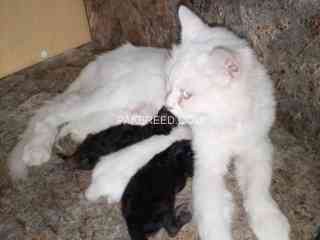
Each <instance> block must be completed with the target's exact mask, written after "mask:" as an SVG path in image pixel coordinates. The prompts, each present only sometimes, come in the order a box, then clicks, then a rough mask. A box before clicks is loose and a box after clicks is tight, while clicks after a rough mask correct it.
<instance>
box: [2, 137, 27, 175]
mask: <svg viewBox="0 0 320 240" xmlns="http://www.w3.org/2000/svg"><path fill="white" fill-rule="evenodd" d="M24 145H25V144H24V141H23V139H22V140H20V141H19V143H18V144H17V145H16V146H15V147H14V149H13V150H12V152H11V153H10V155H9V158H8V160H7V166H8V170H9V175H10V177H11V179H13V180H19V179H25V178H26V177H27V176H28V169H27V165H26V163H25V162H24V161H23V159H22V156H23V148H24Z"/></svg>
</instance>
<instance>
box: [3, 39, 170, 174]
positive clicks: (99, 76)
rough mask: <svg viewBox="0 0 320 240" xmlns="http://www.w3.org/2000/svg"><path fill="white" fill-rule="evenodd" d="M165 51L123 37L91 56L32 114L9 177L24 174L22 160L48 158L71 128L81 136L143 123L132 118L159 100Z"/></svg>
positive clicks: (74, 134) (160, 103) (32, 163)
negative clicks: (72, 78) (118, 44)
mask: <svg viewBox="0 0 320 240" xmlns="http://www.w3.org/2000/svg"><path fill="white" fill-rule="evenodd" d="M166 56H167V50H165V49H157V48H148V47H134V46H132V45H131V44H129V43H127V44H125V45H123V46H122V47H119V48H118V49H116V50H113V51H110V52H108V53H105V54H103V55H101V56H99V57H98V58H97V59H96V60H95V61H93V62H91V63H90V64H89V65H88V66H87V67H85V68H84V69H83V71H82V72H81V73H80V75H79V77H78V78H77V79H76V80H75V81H74V82H73V83H72V84H71V85H70V87H69V88H68V89H67V90H66V91H65V92H64V93H63V94H61V95H58V96H57V97H55V98H54V99H53V100H52V101H50V102H49V103H46V104H44V106H43V107H42V108H40V109H39V110H38V111H37V112H36V113H35V114H34V116H33V117H32V118H31V120H30V121H29V124H28V126H27V128H26V130H25V132H24V133H23V135H22V136H21V138H20V140H19V142H18V144H17V145H16V146H15V148H14V149H13V150H12V152H11V154H10V156H9V159H8V168H9V171H10V175H11V176H12V178H24V177H26V176H27V166H35V165H41V164H43V163H45V162H47V161H48V160H49V159H50V155H51V150H52V145H53V144H54V142H55V140H56V139H57V138H59V137H63V136H65V135H67V134H71V136H72V138H73V139H75V140H77V141H79V142H81V141H83V140H84V139H85V137H86V136H87V135H88V134H89V133H97V132H100V131H101V130H103V129H107V128H109V127H111V126H114V125H119V124H121V123H130V124H135V125H144V124H146V122H144V121H139V122H132V121H134V119H137V118H138V119H142V120H143V119H146V117H145V116H151V117H152V116H154V115H155V114H156V113H157V112H158V111H159V110H160V108H161V107H162V106H163V105H164V100H165V80H164V62H165V59H166ZM146 121H148V120H146ZM61 125H63V127H62V129H61V131H60V132H59V133H58V129H59V126H61Z"/></svg>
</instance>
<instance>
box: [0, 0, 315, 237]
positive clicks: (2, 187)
mask: <svg viewBox="0 0 320 240" xmlns="http://www.w3.org/2000/svg"><path fill="white" fill-rule="evenodd" d="M179 2H181V1H177V0H154V1H152V0H131V1H130V0H121V1H118V0H104V1H102V0H86V3H87V6H88V9H89V12H88V13H89V14H88V15H89V19H90V22H91V24H92V26H93V28H92V30H93V35H94V36H95V38H96V40H97V42H99V43H100V47H101V46H102V47H103V48H105V49H110V48H113V47H115V46H118V45H119V44H120V43H121V42H124V41H126V40H130V41H132V42H133V43H135V44H137V45H152V46H162V47H169V46H170V45H171V43H172V42H176V41H178V32H179V23H178V22H177V19H176V9H177V5H178V4H179ZM184 2H185V3H186V4H187V5H188V6H191V7H192V8H193V9H194V10H195V11H196V12H197V13H198V14H200V15H201V16H202V17H203V19H205V20H206V21H207V22H208V23H210V24H223V25H226V26H227V27H229V28H231V29H232V30H234V31H236V32H237V33H238V34H240V35H241V36H244V37H247V38H248V40H249V41H250V43H251V44H252V46H253V47H254V49H255V50H256V51H257V53H258V56H259V58H260V60H261V61H262V62H263V63H265V65H266V67H267V68H268V70H269V72H270V74H271V76H272V79H273V80H274V83H275V86H276V89H277V98H278V102H279V108H278V109H279V114H278V121H277V124H276V126H275V128H274V130H273V132H272V139H273V142H274V144H275V150H276V151H275V161H274V177H273V181H272V193H273V196H274V198H275V199H276V201H277V202H278V203H279V205H280V207H281V209H282V210H283V212H284V213H285V214H286V215H287V216H288V217H289V221H290V223H291V227H292V235H291V240H310V239H311V237H312V234H313V233H314V232H315V230H316V228H317V226H319V225H320V184H319V183H320V161H319V156H318V155H316V154H315V152H316V151H318V149H320V148H319V146H320V144H319V142H320V141H319V129H320V127H319V124H320V121H319V120H320V116H319V115H320V111H319V110H320V109H319V95H320V89H319V75H320V70H319V57H320V46H319V44H320V43H319V39H320V29H319V28H320V23H319V22H320V16H319V12H320V11H319V9H320V8H319V5H320V2H319V1H318V0H313V1H312V0H297V1H290V0H283V1H276V0H270V1H254V0H246V1H244V0H239V1H238V0H234V1H232V0H216V1H199V0H198V1H191V0H190V1H184ZM90 9H92V11H91V10H90ZM97 32H98V33H97ZM97 52H98V51H96V49H95V48H94V47H92V46H86V47H83V48H81V49H76V50H74V51H70V52H68V53H66V54H65V55H63V56H61V57H58V58H55V59H51V60H49V61H47V62H45V63H42V64H38V65H37V66H35V67H32V68H29V69H26V70H25V71H22V72H19V73H17V74H15V75H13V76H10V77H7V78H6V79H3V80H1V81H0V178H1V179H0V239H1V240H2V239H19V240H20V239H24V240H25V239H27V240H29V239H30V240H31V239H33V240H34V239H37V240H38V239H41V240H42V239H45V240H46V239H57V240H58V239H62V240H73V239H88V240H89V239H95V240H100V239H101V240H102V239H104V240H108V239H110V240H111V239H128V235H127V233H126V229H125V225H124V223H123V219H122V218H121V215H120V212H119V209H118V208H117V207H116V206H110V205H108V204H106V203H105V202H104V201H103V200H101V201H100V202H98V203H94V204H89V203H88V202H86V201H85V200H83V198H82V192H83V190H84V189H85V188H86V186H87V184H88V181H90V174H85V173H82V172H70V170H68V169H67V168H66V167H65V165H64V164H63V162H62V161H61V160H59V159H58V158H57V157H56V156H55V155H53V157H52V161H50V162H49V163H48V164H45V165H43V166H42V167H38V168H34V169H32V172H31V175H30V178H29V179H28V181H26V182H24V183H18V184H12V183H11V182H10V181H9V180H8V178H7V176H6V169H5V165H4V163H5V159H6V157H7V154H8V153H9V151H10V150H11V148H12V147H13V146H14V144H15V143H16V141H17V138H18V135H19V133H21V131H22V130H23V129H24V127H25V125H26V121H27V120H28V119H29V117H30V116H31V114H32V112H33V111H34V110H35V109H37V108H38V107H39V106H40V105H41V104H43V103H44V101H45V100H47V99H50V98H51V97H53V96H54V95H56V94H57V93H59V92H61V91H63V89H65V87H66V86H67V85H68V84H69V83H70V82H71V81H72V80H74V79H75V78H76V76H77V74H78V73H79V71H80V70H81V69H82V68H83V66H84V65H85V64H86V63H87V62H88V61H89V60H90V59H92V58H93V56H94V55H95V54H96V53H97ZM231 170H232V169H231ZM227 180H228V186H229V188H230V190H232V192H234V193H235V196H234V197H235V201H236V209H235V212H234V222H233V235H234V239H236V240H254V239H255V238H254V236H253V234H252V232H251V231H250V230H249V228H248V225H247V218H246V215H245V213H244V211H243V208H241V207H240V206H241V195H240V194H239V192H238V187H237V185H236V183H235V179H234V178H233V175H232V171H231V173H230V174H229V175H228V176H227ZM186 191H187V193H186V196H187V197H186V198H188V192H189V193H190V189H187V190H186ZM189 196H190V194H189ZM184 230H185V231H184V232H183V233H182V234H181V235H180V236H178V238H179V239H193V237H194V235H195V233H194V231H192V227H191V226H188V227H187V228H186V229H184Z"/></svg>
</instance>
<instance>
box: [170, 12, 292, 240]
mask: <svg viewBox="0 0 320 240" xmlns="http://www.w3.org/2000/svg"><path fill="white" fill-rule="evenodd" d="M179 16H180V20H181V25H182V43H181V44H180V45H179V46H177V47H175V48H174V49H173V52H172V56H173V57H172V59H171V60H170V61H169V62H168V66H167V75H168V76H167V79H168V83H167V91H169V93H168V97H167V106H168V107H169V108H171V110H172V111H173V113H174V114H176V115H177V116H178V117H179V118H180V119H184V120H186V121H189V123H190V125H191V128H192V132H193V149H194V151H195V154H196V160H195V173H194V178H193V199H194V214H195V221H196V223H197V225H198V228H199V233H200V237H201V239H203V240H208V239H210V240H211V239H221V240H230V239H232V237H231V227H230V224H231V211H232V204H231V202H232V199H230V198H229V197H228V191H227V189H226V187H225V183H224V180H223V177H224V175H225V174H226V172H227V167H228V164H229V162H230V160H231V158H235V161H236V166H237V176H238V180H239V183H240V186H241V190H242V192H243V194H244V204H245V207H246V209H247V212H248V215H249V222H250V226H251V227H252V229H253V231H254V232H255V234H256V236H257V238H258V239H259V240H270V239H272V240H288V239H289V224H288V221H287V219H286V217H285V216H284V215H283V214H282V213H281V211H280V210H279V208H278V206H277V204H276V203H275V202H274V200H273V199H272V197H271V195H270V192H269V188H270V182H271V176H272V167H271V164H272V153H273V151H272V144H271V142H270V139H269V136H268V134H269V130H270V128H271V126H272V124H273V122H274V118H275V102H274V97H273V88H272V82H271V80H270V78H269V76H268V75H267V74H266V71H265V69H264V68H263V66H262V65H261V64H260V63H259V62H258V61H257V60H256V57H255V55H254V53H253V51H252V50H251V49H250V47H249V46H248V45H247V43H246V41H244V40H242V39H240V38H238V37H237V36H235V35H234V34H233V33H232V32H230V31H228V30H226V29H224V28H220V27H216V28H210V27H208V26H207V25H205V24H204V23H201V24H200V22H201V20H200V19H199V18H198V17H197V16H195V15H194V14H193V13H192V12H191V11H189V10H188V9H187V8H185V7H181V8H180V9H179ZM200 25H202V26H200ZM185 96H187V98H186V97H185ZM190 96H191V97H190ZM199 118H200V120H201V121H200V120H199Z"/></svg>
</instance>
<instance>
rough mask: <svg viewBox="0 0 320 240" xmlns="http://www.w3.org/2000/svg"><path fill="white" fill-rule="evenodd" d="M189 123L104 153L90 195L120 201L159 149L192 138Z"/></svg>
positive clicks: (91, 185)
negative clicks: (127, 188) (139, 172)
mask: <svg viewBox="0 0 320 240" xmlns="http://www.w3.org/2000/svg"><path fill="white" fill-rule="evenodd" d="M190 134H191V133H190V129H189V128H188V127H177V128H175V129H174V130H172V132H171V133H170V135H166V136H164V135H158V136H153V137H151V138H148V139H146V140H144V141H142V142H139V143H136V144H134V145H131V146H129V147H126V148H124V149H122V150H120V151H118V152H115V153H112V154H110V155H107V156H105V157H102V159H101V161H99V163H98V164H97V165H96V167H95V168H94V170H93V174H92V181H91V184H90V186H89V188H88V189H87V190H86V193H85V195H86V198H87V199H88V200H90V201H95V200H97V199H98V198H99V197H101V196H106V197H108V200H109V202H114V201H119V200H120V199H121V196H122V194H123V192H124V190H125V188H126V186H127V184H128V182H129V181H130V179H131V177H132V176H133V175H134V174H135V173H136V172H137V171H138V170H139V169H140V168H141V167H142V166H144V165H145V164H147V163H148V161H149V160H150V159H151V158H152V157H153V156H154V155H155V154H157V153H159V152H162V151H164V150H165V149H166V148H168V147H169V146H170V145H171V144H172V143H174V142H175V141H179V140H182V139H190V138H191V135H190Z"/></svg>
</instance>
